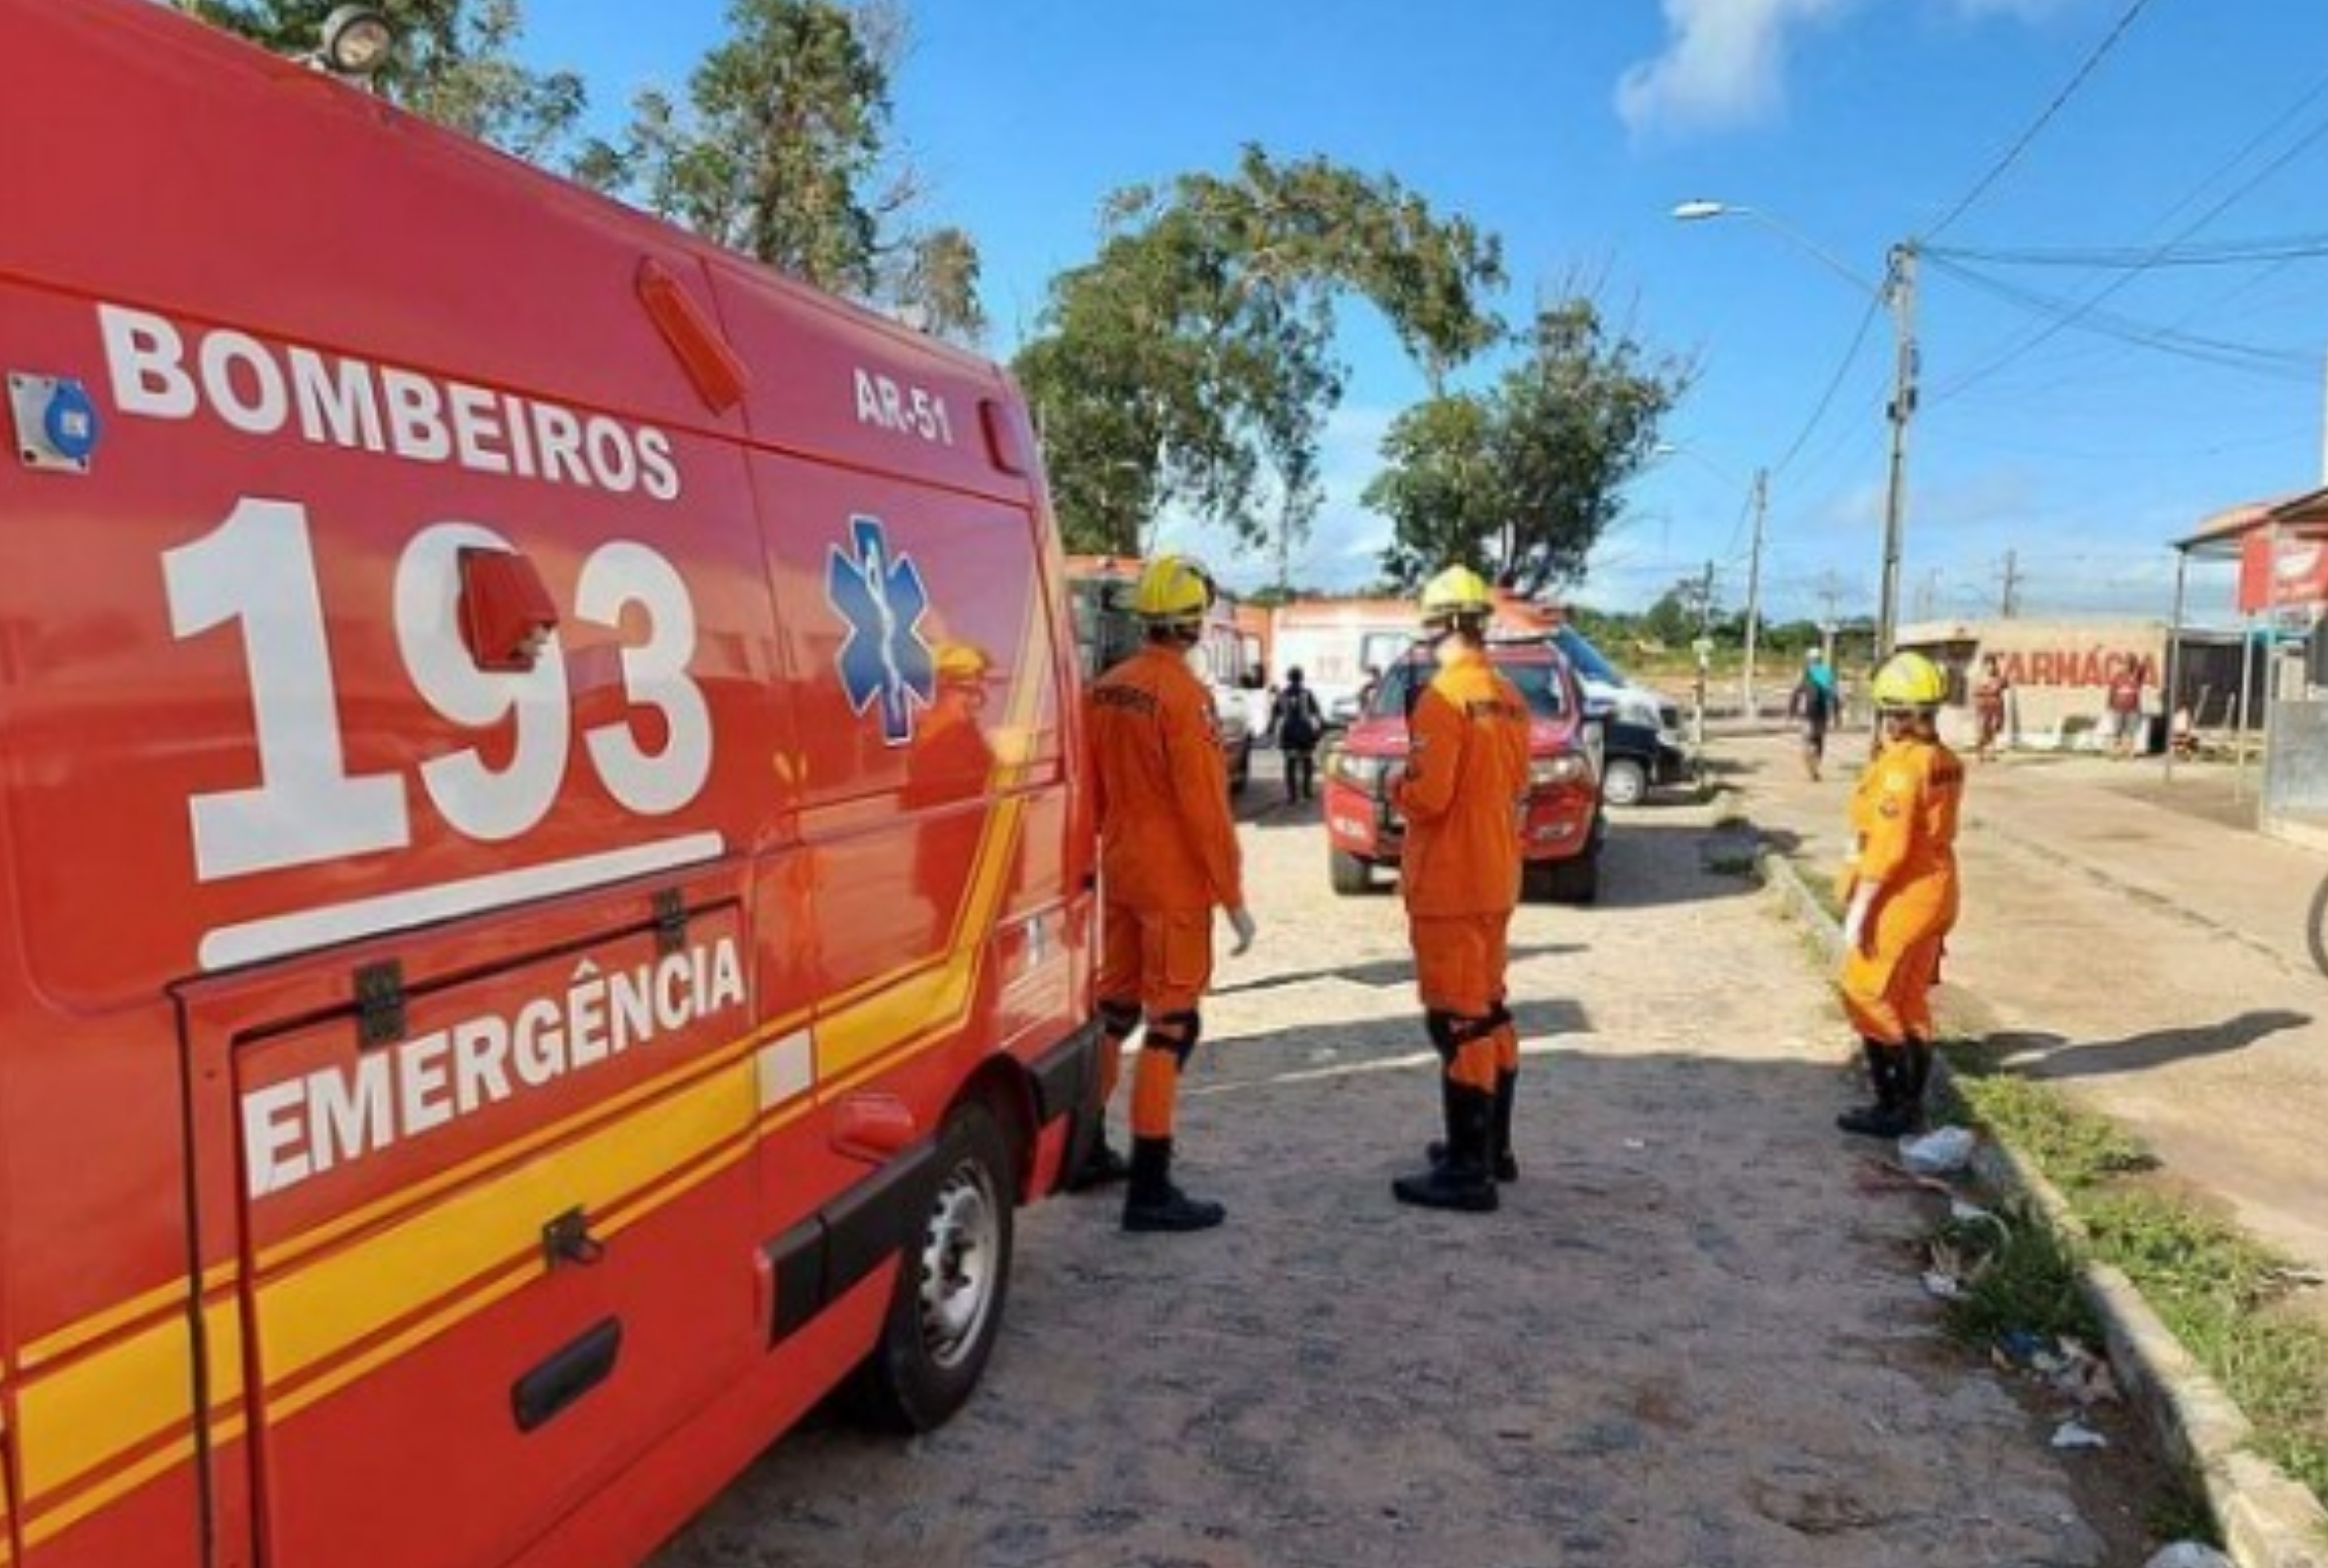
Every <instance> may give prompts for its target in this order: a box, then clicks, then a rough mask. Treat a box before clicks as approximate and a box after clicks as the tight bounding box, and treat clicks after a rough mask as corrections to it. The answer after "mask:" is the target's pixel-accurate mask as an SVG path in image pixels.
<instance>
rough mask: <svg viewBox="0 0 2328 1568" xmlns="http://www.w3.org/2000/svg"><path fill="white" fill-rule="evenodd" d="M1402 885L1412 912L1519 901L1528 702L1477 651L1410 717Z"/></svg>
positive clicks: (1468, 909) (1468, 652) (1492, 911)
mask: <svg viewBox="0 0 2328 1568" xmlns="http://www.w3.org/2000/svg"><path fill="white" fill-rule="evenodd" d="M1407 734H1408V745H1409V750H1408V753H1407V760H1406V776H1405V777H1404V778H1403V780H1401V781H1400V784H1399V786H1398V791H1397V793H1396V795H1395V796H1394V799H1393V803H1394V804H1395V805H1396V806H1397V807H1398V809H1399V812H1400V813H1401V814H1402V815H1403V816H1404V817H1405V818H1406V822H1407V828H1406V848H1405V850H1404V851H1403V854H1402V856H1401V860H1400V865H1399V871H1398V877H1399V882H1400V885H1401V886H1402V887H1403V889H1404V891H1405V895H1406V907H1407V910H1408V912H1409V913H1410V914H1413V915H1497V914H1508V913H1509V912H1510V911H1511V909H1512V907H1513V906H1515V905H1516V904H1517V903H1518V902H1519V897H1520V835H1519V811H1520V805H1521V803H1522V802H1523V800H1524V799H1525V797H1526V794H1527V787H1528V716H1527V703H1526V701H1525V699H1523V698H1522V697H1521V696H1520V694H1519V691H1518V690H1517V689H1516V688H1515V687H1514V686H1513V685H1512V683H1511V682H1510V681H1507V680H1505V679H1504V677H1503V676H1502V675H1501V674H1500V673H1498V672H1497V670H1496V667H1495V666H1494V665H1493V664H1490V663H1489V662H1488V656H1487V655H1486V654H1485V653H1481V652H1479V651H1478V650H1477V649H1465V650H1462V651H1460V652H1459V653H1456V654H1455V656H1454V657H1453V658H1452V659H1450V660H1449V661H1448V662H1447V663H1445V664H1444V665H1442V666H1441V667H1440V671H1439V673H1438V674H1437V675H1435V676H1433V677H1432V681H1431V684H1430V685H1429V686H1428V687H1427V688H1425V689H1424V690H1423V692H1422V696H1421V697H1420V698H1419V699H1417V700H1416V702H1415V704H1414V712H1413V714H1412V715H1411V716H1410V718H1408V721H1407Z"/></svg>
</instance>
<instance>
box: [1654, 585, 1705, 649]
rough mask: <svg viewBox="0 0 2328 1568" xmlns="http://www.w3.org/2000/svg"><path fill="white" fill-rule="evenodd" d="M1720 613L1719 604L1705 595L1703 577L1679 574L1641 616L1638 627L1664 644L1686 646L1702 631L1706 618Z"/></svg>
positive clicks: (1676, 646)
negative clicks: (1711, 601)
mask: <svg viewBox="0 0 2328 1568" xmlns="http://www.w3.org/2000/svg"><path fill="white" fill-rule="evenodd" d="M1720 613H1721V610H1720V606H1718V605H1715V604H1712V603H1710V602H1709V600H1708V598H1707V596H1706V584H1705V578H1704V577H1682V578H1680V579H1678V580H1677V581H1676V582H1675V584H1674V586H1673V587H1669V588H1667V589H1666V591H1665V592H1664V593H1662V594H1660V595H1659V596H1657V603H1655V604H1653V605H1651V606H1649V607H1648V610H1647V612H1646V613H1645V614H1644V615H1642V616H1641V630H1642V632H1643V633H1644V634H1647V635H1648V636H1650V637H1654V638H1656V639H1657V641H1658V642H1660V643H1664V644H1665V645H1666V647H1668V648H1686V647H1688V646H1689V645H1690V644H1691V643H1694V642H1695V641H1696V640H1697V639H1698V637H1699V636H1701V635H1702V634H1704V628H1705V624H1706V622H1707V620H1708V619H1709V618H1710V617H1711V616H1713V615H1719V614H1720Z"/></svg>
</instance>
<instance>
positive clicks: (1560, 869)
mask: <svg viewBox="0 0 2328 1568" xmlns="http://www.w3.org/2000/svg"><path fill="white" fill-rule="evenodd" d="M1544 893H1545V896H1546V897H1549V898H1551V899H1552V901H1553V902H1554V903H1555V904H1592V903H1597V902H1598V901H1599V900H1600V845H1598V844H1595V845H1593V846H1592V848H1591V849H1589V850H1585V851H1584V853H1582V855H1579V856H1577V857H1576V858H1575V859H1572V860H1554V861H1552V862H1550V863H1549V864H1547V865H1546V866H1545V867H1544Z"/></svg>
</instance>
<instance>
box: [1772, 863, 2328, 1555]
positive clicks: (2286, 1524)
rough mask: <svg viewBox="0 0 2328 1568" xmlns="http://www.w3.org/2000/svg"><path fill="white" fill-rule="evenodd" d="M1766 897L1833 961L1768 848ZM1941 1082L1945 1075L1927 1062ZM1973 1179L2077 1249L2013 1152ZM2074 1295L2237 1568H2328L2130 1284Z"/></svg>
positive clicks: (2276, 1474) (2097, 1276) (1814, 907)
mask: <svg viewBox="0 0 2328 1568" xmlns="http://www.w3.org/2000/svg"><path fill="white" fill-rule="evenodd" d="M1755 864H1756V866H1757V867H1758V869H1760V872H1761V874H1762V880H1763V884H1764V886H1765V887H1769V889H1770V890H1771V894H1772V896H1773V897H1776V898H1777V899H1778V901H1779V904H1780V905H1781V906H1783V908H1784V909H1785V910H1786V912H1787V914H1788V915H1790V916H1792V917H1793V918H1794V919H1795V920H1796V921H1798V923H1799V924H1800V925H1802V927H1803V929H1804V931H1805V932H1806V933H1807V934H1809V936H1810V938H1811V941H1812V942H1813V944H1815V945H1816V946H1817V948H1818V949H1819V950H1820V952H1821V953H1823V954H1824V955H1825V956H1826V959H1827V960H1828V961H1829V962H1841V961H1842V958H1843V931H1842V928H1841V927H1840V926H1839V925H1837V924H1836V923H1835V919H1834V917H1833V916H1831V915H1828V914H1827V912H1826V908H1825V907H1824V906H1821V905H1820V903H1819V901H1818V898H1817V897H1816V895H1815V894H1813V893H1812V891H1811V888H1810V885H1809V883H1807V881H1806V880H1805V879H1804V877H1803V873H1802V871H1801V869H1800V868H1798V867H1797V866H1796V865H1795V864H1794V862H1793V861H1791V860H1789V859H1787V857H1786V856H1784V855H1782V854H1779V853H1778V852H1777V851H1775V850H1771V849H1770V848H1769V847H1768V846H1767V845H1766V846H1764V847H1763V848H1762V849H1761V850H1760V853H1759V854H1758V855H1757V856H1756V858H1755ZM1934 1071H1935V1073H1936V1074H1937V1075H1938V1076H1939V1078H1940V1081H1941V1082H1942V1083H1943V1084H1945V1083H1946V1082H1947V1075H1948V1065H1947V1064H1946V1063H1945V1062H1938V1063H1935V1064H1934ZM1981 1148H1982V1157H1981V1160H1980V1162H1979V1173H1980V1174H1981V1175H1982V1176H1983V1177H1984V1178H1986V1179H1987V1180H1989V1181H1991V1182H1992V1183H1994V1184H1995V1185H1998V1186H2002V1187H2005V1188H2011V1189H2013V1190H2015V1191H2019V1192H2022V1193H2025V1194H2026V1195H2027V1196H2028V1197H2029V1198H2030V1200H2031V1201H2032V1203H2034V1204H2035V1205H2036V1206H2037V1207H2038V1209H2039V1211H2040V1212H2042V1214H2043V1215H2044V1216H2046V1219H2047V1222H2048V1223H2049V1224H2051V1225H2053V1226H2054V1227H2055V1228H2056V1229H2058V1230H2060V1231H2061V1232H2062V1233H2064V1234H2066V1235H2070V1236H2073V1237H2076V1238H2079V1239H2080V1240H2082V1239H2083V1238H2084V1235H2085V1229H2084V1227H2083V1226H2082V1225H2079V1223H2078V1218H2077V1216H2076V1215H2075V1214H2073V1213H2072V1212H2071V1211H2070V1206H2069V1203H2068V1201H2067V1200H2066V1199H2064V1198H2063V1197H2062V1196H2061V1194H2060V1192H2059V1191H2058V1190H2056V1189H2055V1188H2054V1187H2053V1185H2052V1183H2051V1182H2049V1181H2047V1180H2046V1179H2045V1178H2044V1177H2043V1176H2042V1174H2040V1173H2039V1172H2038V1171H2037V1170H2036V1169H2033V1168H2032V1167H2031V1166H2030V1165H2029V1164H2028V1163H2027V1162H2026V1161H2025V1160H2023V1159H2022V1158H2021V1156H2020V1155H2019V1154H2018V1153H2017V1152H2016V1151H2015V1150H2012V1149H2010V1148H2007V1147H2004V1145H2001V1144H1996V1143H1992V1142H1987V1141H1984V1142H1983V1144H1982V1146H1981ZM2078 1284H2079V1291H2080V1293H2081V1294H2083V1295H2084V1297H2085V1298H2086V1300H2087V1301H2088V1303H2089V1304H2090V1305H2091V1306H2092V1308H2093V1310H2094V1313H2095V1315H2096V1316H2097V1317H2098V1318H2099V1319H2101V1323H2102V1331H2103V1334H2104V1336H2105V1338H2107V1340H2108V1348H2109V1357H2110V1365H2111V1366H2114V1367H2115V1368H2117V1371H2118V1374H2119V1380H2120V1382H2121V1384H2122V1385H2124V1388H2125V1391H2126V1397H2127V1398H2128V1399H2129V1400H2130V1401H2132V1402H2133V1404H2134V1406H2135V1408H2136V1410H2138V1411H2139V1412H2140V1413H2142V1416H2143V1418H2144V1420H2145V1422H2148V1424H2149V1426H2150V1428H2151V1430H2152V1431H2153V1432H2155V1433H2156V1434H2157V1436H2158V1438H2159V1441H2160V1442H2161V1443H2162V1444H2163V1445H2164V1448H2165V1450H2166V1451H2167V1452H2168V1453H2169V1454H2171V1455H2172V1456H2173V1458H2174V1459H2175V1460H2177V1461H2178V1462H2179V1463H2181V1464H2182V1465H2183V1466H2185V1467H2186V1468H2187V1469H2190V1471H2191V1472H2192V1474H2194V1475H2196V1476H2197V1477H2198V1478H2199V1480H2200V1483H2201V1486H2203V1487H2204V1488H2206V1493H2207V1505H2208V1507H2210V1508H2211V1510H2212V1511H2213V1513H2214V1516H2215V1521H2216V1524H2217V1525H2218V1526H2219V1527H2220V1529H2221V1530H2222V1533H2223V1540H2224V1544H2225V1546H2226V1548H2227V1549H2228V1550H2229V1553H2230V1555H2231V1559H2232V1561H2234V1562H2235V1563H2238V1564H2239V1568H2328V1510H2323V1508H2322V1507H2321V1506H2320V1502H2319V1500H2318V1499H2317V1498H2314V1497H2313V1495H2312V1493H2311V1491H2310V1490H2309V1489H2308V1488H2305V1487H2304V1486H2303V1485H2301V1484H2300V1483H2299V1482H2297V1481H2296V1480H2295V1479H2294V1478H2293V1477H2291V1476H2289V1475H2288V1474H2287V1472H2286V1471H2285V1470H2283V1469H2280V1468H2279V1467H2278V1466H2276V1465H2275V1464H2273V1463H2271V1462H2270V1461H2269V1460H2266V1459H2264V1458H2263V1457H2262V1456H2261V1455H2259V1454H2257V1453H2255V1452H2253V1451H2251V1450H2250V1449H2249V1447H2248V1444H2249V1443H2250V1442H2251V1441H2253V1438H2254V1435H2255V1429H2254V1427H2253V1426H2252V1425H2250V1424H2249V1422H2248V1418H2247V1417H2246V1415H2244V1414H2243V1413H2241V1412H2240V1410H2239V1406H2238V1405H2237V1404H2233V1403H2232V1401H2231V1399H2230V1397H2229V1395H2228V1394H2225V1393H2224V1392H2223V1391H2222V1389H2221V1388H2220V1386H2219V1385H2217V1384H2216V1383H2215V1381H2214V1379H2213V1378H2211V1377H2210V1376H2207V1374H2206V1372H2205V1371H2204V1370H2203V1369H2201V1367H2200V1366H2199V1364H2198V1362H2197V1361H2196V1360H2195V1359H2193V1358H2192V1355H2191V1353H2190V1352H2189V1351H2188V1350H2186V1349H2184V1348H2183V1347H2182V1341H2181V1340H2179V1339H2177V1338H2175V1337H2174V1335H2173V1331H2172V1330H2171V1329H2168V1328H2167V1327H2166V1325H2165V1324H2164V1322H2162V1321H2161V1320H2160V1319H2159V1317H2158V1314H2157V1313H2156V1312H2154V1311H2153V1310H2151V1307H2150V1303H2149V1302H2148V1301H2146V1300H2143V1297H2142V1293H2141V1291H2138V1290H2136V1288H2135V1285H2134V1282H2133V1281H2131V1280H2129V1279H2127V1278H2126V1275H2125V1274H2124V1273H2123V1272H2120V1271H2118V1270H2117V1269H2115V1268H2112V1267H2110V1266H2109V1265H2108V1264H2107V1263H2090V1262H2089V1263H2080V1264H2079V1278H2078Z"/></svg>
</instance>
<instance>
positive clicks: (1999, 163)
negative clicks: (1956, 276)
mask: <svg viewBox="0 0 2328 1568" xmlns="http://www.w3.org/2000/svg"><path fill="white" fill-rule="evenodd" d="M2148 5H2150V0H2134V3H2133V4H2132V5H2128V6H2127V7H2126V13H2125V14H2124V15H2122V16H2120V17H2119V18H2118V19H2117V26H2115V27H2113V28H2111V29H2110V30H2109V33H2108V34H2107V36H2105V37H2104V38H2103V39H2102V41H2101V42H2099V43H2098V44H2096V45H2095V46H2094V52H2092V53H2091V54H2089V55H2088V56H2086V62H2085V63H2084V64H2083V65H2080V66H2079V67H2078V70H2077V74H2076V75H2074V76H2072V77H2071V78H2070V80H2069V85H2067V86H2066V87H2064V88H2062V89H2061V90H2060V92H2058V93H2055V94H2054V95H2053V101H2052V102H2051V103H2049V104H2047V105H2046V106H2045V108H2044V111H2043V112H2042V113H2041V114H2040V115H2039V116H2038V117H2037V118H2036V119H2035V120H2034V121H2033V122H2032V123H2031V125H2030V127H2029V128H2028V129H2027V130H2025V131H2023V132H2022V133H2021V138H2020V139H2019V140H2018V141H2016V142H2014V144H2013V145H2012V146H2009V147H2007V148H2005V150H2004V156H2003V157H2001V158H1999V159H1997V160H1996V162H1995V164H1991V165H1990V166H1989V171H1988V173H1987V174H1983V175H1982V176H1981V177H1980V179H1979V181H1978V182H1977V183H1975V184H1974V186H1973V188H1972V189H1971V190H1969V191H1967V192H1965V193H1964V195H1963V197H1962V198H1961V199H1960V200H1959V201H1958V202H1957V204H1956V205H1955V206H1953V207H1951V208H1949V209H1948V214H1947V215H1946V216H1945V217H1943V218H1942V219H1941V220H1940V221H1938V222H1937V223H1935V224H1933V225H1932V226H1931V228H1930V229H1929V230H1926V231H1925V235H1924V238H1925V239H1937V238H1938V236H1939V234H1940V233H1941V231H1942V230H1945V229H1947V228H1948V225H1949V224H1951V223H1954V222H1955V221H1957V219H1959V218H1961V217H1963V216H1964V215H1965V211H1966V210H1967V208H1969V207H1971V206H1972V204H1973V203H1974V202H1977V201H1979V200H1980V199H1981V198H1982V197H1983V196H1985V195H1986V194H1987V193H1988V189H1989V187H1990V186H1992V185H1994V184H1995V183H1996V182H1997V181H1998V180H2000V179H2002V178H2003V177H2004V172H2005V171H2006V170H2007V169H2010V168H2011V167H2013V165H2014V164H2015V163H2017V162H2019V161H2020V157H2021V155H2022V154H2023V153H2025V152H2027V151H2028V150H2029V145H2030V144H2031V143H2032V142H2034V141H2035V140H2036V139H2037V137H2038V136H2039V135H2040V133H2042V131H2043V130H2044V129H2045V127H2047V126H2048V125H2051V123H2052V120H2053V117H2054V116H2055V115H2057V114H2059V113H2060V112H2061V106H2062V105H2064V104H2066V103H2068V102H2069V101H2070V99H2072V98H2074V97H2075V96H2076V95H2077V91H2078V89H2079V88H2081V87H2083V86H2084V85H2085V84H2086V78H2088V77H2089V76H2091V75H2092V74H2093V73H2094V70H2095V68H2096V67H2098V66H2099V65H2100V64H2101V62H2102V61H2104V60H2105V59H2107V57H2108V55H2109V52H2110V51H2111V50H2113V49H2115V48H2117V41H2118V40H2119V39H2121V38H2123V37H2125V36H2126V29H2127V28H2129V27H2131V26H2133V25H2134V19H2135V18H2136V17H2137V16H2139V15H2141V14H2142V13H2143V11H2144V10H2145V8H2147V7H2148Z"/></svg>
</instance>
